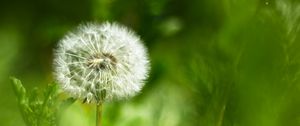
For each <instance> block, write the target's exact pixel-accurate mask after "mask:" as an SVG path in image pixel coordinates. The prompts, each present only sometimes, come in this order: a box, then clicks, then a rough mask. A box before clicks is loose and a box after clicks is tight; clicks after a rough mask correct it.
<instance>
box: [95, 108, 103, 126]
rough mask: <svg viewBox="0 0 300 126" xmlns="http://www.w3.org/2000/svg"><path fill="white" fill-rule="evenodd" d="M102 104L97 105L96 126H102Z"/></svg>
mask: <svg viewBox="0 0 300 126" xmlns="http://www.w3.org/2000/svg"><path fill="white" fill-rule="evenodd" d="M101 118H102V103H99V104H97V105H96V126H101Z"/></svg>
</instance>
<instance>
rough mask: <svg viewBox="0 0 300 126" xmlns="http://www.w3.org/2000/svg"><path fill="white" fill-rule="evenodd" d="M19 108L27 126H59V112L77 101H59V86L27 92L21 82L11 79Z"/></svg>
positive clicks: (71, 99)
mask: <svg viewBox="0 0 300 126" xmlns="http://www.w3.org/2000/svg"><path fill="white" fill-rule="evenodd" d="M11 80H12V82H13V83H12V84H13V89H14V92H15V94H16V96H17V98H18V103H19V108H20V111H21V113H22V117H23V119H24V121H25V123H26V125H27V126H57V125H58V121H59V120H58V119H59V118H58V117H59V115H58V114H60V113H59V112H60V111H62V110H63V109H65V108H66V107H68V106H69V105H71V104H72V103H73V102H74V101H75V99H73V98H69V99H67V100H65V101H64V102H62V103H61V102H60V101H59V100H58V89H57V88H58V86H57V84H51V85H48V86H47V87H46V88H43V89H39V88H34V89H33V90H32V91H30V92H27V91H26V89H25V88H24V87H23V85H22V83H21V81H20V80H18V79H16V78H14V77H11Z"/></svg>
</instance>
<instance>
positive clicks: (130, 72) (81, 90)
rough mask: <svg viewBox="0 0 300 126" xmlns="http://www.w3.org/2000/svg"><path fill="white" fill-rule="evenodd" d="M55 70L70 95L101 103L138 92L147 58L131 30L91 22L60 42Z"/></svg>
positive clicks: (146, 66) (145, 74) (131, 95)
mask: <svg viewBox="0 0 300 126" xmlns="http://www.w3.org/2000/svg"><path fill="white" fill-rule="evenodd" d="M54 69H55V72H54V75H55V77H56V79H57V81H58V83H59V84H61V87H62V89H63V90H64V91H65V92H67V93H68V94H70V96H72V97H74V98H77V99H80V100H82V101H83V102H84V103H96V104H97V105H101V104H102V103H104V102H107V101H108V102H109V101H114V100H123V99H128V98H130V97H133V96H135V95H136V94H137V93H139V92H140V90H141V88H142V87H143V86H144V81H145V79H146V78H147V76H148V70H149V61H148V58H147V50H146V49H145V47H144V46H143V44H142V42H141V40H140V38H139V37H138V36H137V35H136V34H135V33H133V32H132V31H131V30H129V29H127V28H126V27H124V26H122V25H119V24H116V23H108V22H107V23H104V24H92V23H90V24H86V25H81V26H79V28H78V29H77V30H76V31H75V32H70V33H68V34H67V35H66V36H65V37H64V38H63V39H62V40H61V41H60V42H59V44H58V48H57V49H56V50H55V59H54ZM99 109H101V108H99ZM97 110H98V109H97Z"/></svg>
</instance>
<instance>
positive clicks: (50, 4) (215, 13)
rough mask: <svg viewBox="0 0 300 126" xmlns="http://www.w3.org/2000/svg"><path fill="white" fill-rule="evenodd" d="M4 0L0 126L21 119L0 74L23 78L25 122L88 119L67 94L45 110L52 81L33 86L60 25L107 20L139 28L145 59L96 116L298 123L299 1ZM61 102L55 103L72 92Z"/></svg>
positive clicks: (205, 125)
mask: <svg viewBox="0 0 300 126" xmlns="http://www.w3.org/2000/svg"><path fill="white" fill-rule="evenodd" d="M7 2H8V3H5V2H3V4H1V5H0V6H1V8H0V10H1V11H0V17H1V19H2V20H1V21H0V23H1V24H0V29H1V30H0V40H1V44H2V45H1V46H0V56H1V60H0V75H1V76H0V83H1V85H0V90H1V91H0V94H1V96H6V97H3V98H1V99H0V105H1V107H0V111H1V114H0V122H1V125H3V126H16V125H18V126H23V125H24V124H23V122H22V121H20V120H21V118H20V117H19V113H18V111H17V109H16V108H17V107H16V106H14V105H15V103H14V101H13V100H14V98H15V97H13V95H10V94H11V93H12V91H11V90H10V88H9V85H8V84H7V83H8V82H7V80H5V79H3V78H6V77H7V76H9V75H16V76H18V77H20V78H22V81H23V82H26V83H24V86H26V87H27V89H30V90H32V91H29V92H28V91H26V90H25V89H24V88H23V86H21V84H20V82H19V81H18V80H16V79H13V80H14V82H15V84H14V85H15V86H14V90H15V92H16V96H17V97H18V102H19V106H20V108H21V110H22V111H21V112H22V115H23V116H24V117H25V119H24V120H25V122H26V124H27V125H29V126H31V125H35V124H37V120H38V119H37V118H39V117H38V116H37V115H43V114H44V115H43V116H44V117H45V118H52V117H55V116H52V115H55V114H54V113H56V114H57V115H60V116H61V120H60V117H59V116H56V117H55V118H56V119H55V120H60V121H61V123H60V124H63V125H62V126H65V125H71V126H82V125H93V123H94V121H95V120H94V119H95V117H94V116H95V113H93V112H94V108H93V107H92V106H89V105H82V104H81V103H75V104H72V105H71V106H69V108H68V110H66V111H65V112H62V111H60V110H59V109H58V108H60V107H58V108H57V106H58V105H59V106H60V104H63V103H61V102H63V101H61V100H58V101H57V98H56V97H57V95H56V94H55V93H54V92H56V91H54V92H53V93H54V94H51V93H50V94H51V95H50V96H52V99H49V101H50V102H49V101H48V102H47V103H46V104H45V106H46V107H45V108H47V109H45V108H44V109H43V107H42V106H43V104H44V103H45V102H44V100H45V99H47V95H45V94H47V93H46V92H52V91H51V90H50V89H51V86H50V87H47V88H38V89H33V87H35V86H37V85H39V86H41V87H43V85H41V84H42V83H43V84H44V83H49V82H51V81H53V79H52V75H51V73H52V69H51V65H52V57H53V56H52V55H53V53H52V51H53V48H55V47H56V46H55V45H56V42H57V41H58V40H59V39H60V38H61V37H62V36H63V35H64V34H65V33H66V32H67V31H69V30H71V29H72V28H74V27H75V26H77V25H78V24H80V23H83V22H86V21H99V22H103V21H106V20H110V21H118V22H120V23H122V24H124V25H127V26H128V27H131V28H133V29H134V30H135V31H137V33H138V34H139V35H141V38H142V39H143V40H144V41H145V45H146V46H147V47H148V50H149V56H150V57H151V58H150V59H151V64H152V66H151V67H152V68H151V75H150V78H149V80H148V81H147V84H146V85H145V87H144V88H143V90H142V93H141V94H140V95H138V96H137V97H135V98H134V99H131V100H129V101H127V102H117V103H106V104H104V109H103V110H104V113H103V124H104V125H106V126H300V109H299V106H300V98H299V97H300V93H299V92H300V77H299V75H300V51H299V50H300V43H299V42H300V2H299V1H298V0H192V1H183V0H147V1H143V0H142V1H141V0H86V1H80V0H66V1H65V0H64V1H61V0H45V1H43V2H37V1H35V0H26V1H19V2H17V1H11V2H9V1H7ZM28 3H30V4H28ZM19 5H28V6H22V7H21V6H19ZM29 5H30V6H29ZM2 13H3V15H1V14H2ZM20 18H21V19H22V20H21V21H20ZM37 82H38V83H37ZM53 88H54V87H53ZM34 90H36V92H37V95H34V92H35V91H34ZM55 90H56V89H55ZM43 92H44V93H43ZM30 97H31V98H30ZM67 101H68V102H66V103H65V105H62V106H68V105H70V104H71V103H73V102H74V99H69V100H67ZM51 103H55V105H54V104H53V105H51ZM51 106H52V107H51ZM62 109H63V108H62ZM48 110H49V111H48ZM47 111H48V112H49V114H50V115H51V117H50V115H47V114H45V113H48V112H47ZM50 111H51V112H50ZM24 113H25V114H24ZM26 113H27V114H26ZM28 113H29V114H28ZM51 113H53V114H51ZM15 120H17V121H15ZM28 120H31V121H30V122H29V121H28ZM44 121H45V120H44ZM44 121H42V120H41V123H44ZM46 123H48V124H50V122H46ZM46 123H45V125H46Z"/></svg>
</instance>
